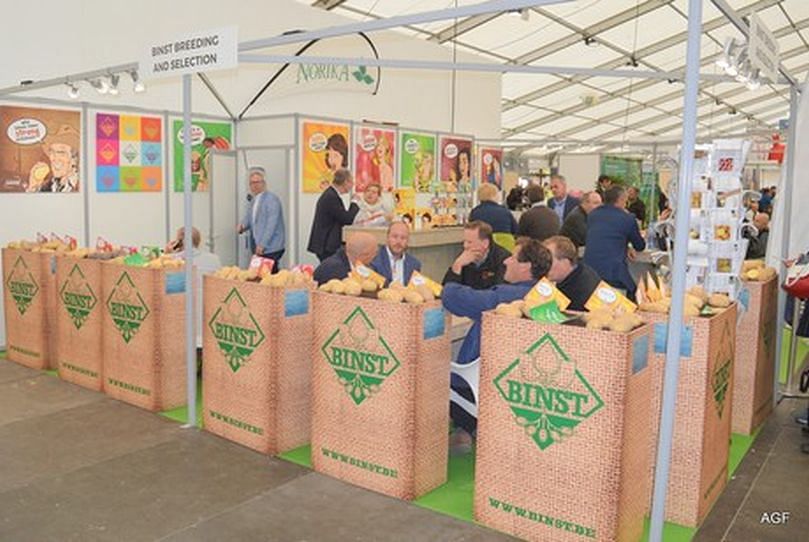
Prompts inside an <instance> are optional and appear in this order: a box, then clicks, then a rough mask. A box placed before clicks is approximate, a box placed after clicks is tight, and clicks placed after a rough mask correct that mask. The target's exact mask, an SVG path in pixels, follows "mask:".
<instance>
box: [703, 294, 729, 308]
mask: <svg viewBox="0 0 809 542" xmlns="http://www.w3.org/2000/svg"><path fill="white" fill-rule="evenodd" d="M708 305H710V306H711V307H718V308H721V309H724V308H727V307H730V298H729V297H728V295H727V294H711V297H709V298H708Z"/></svg>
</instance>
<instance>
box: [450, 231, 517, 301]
mask: <svg viewBox="0 0 809 542" xmlns="http://www.w3.org/2000/svg"><path fill="white" fill-rule="evenodd" d="M509 256H510V254H509V252H508V250H506V249H504V248H503V247H501V246H500V245H498V244H497V243H495V242H494V241H493V240H492V227H491V226H489V225H488V224H486V223H485V222H481V221H480V220H473V221H472V222H469V223H468V224H467V225H466V226H464V230H463V252H461V254H460V255H459V256H458V258H456V260H455V262H453V264H452V267H450V268H449V269H448V270H447V273H446V275H444V284H445V285H446V284H449V283H451V282H458V283H460V284H463V285H464V286H470V287H472V288H474V289H476V290H485V289H486V288H491V287H492V286H495V285H497V284H502V283H503V274H504V273H505V270H506V268H505V266H504V265H503V262H504V261H505V260H506V258H508V257H509Z"/></svg>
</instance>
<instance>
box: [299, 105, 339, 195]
mask: <svg viewBox="0 0 809 542" xmlns="http://www.w3.org/2000/svg"><path fill="white" fill-rule="evenodd" d="M302 125H303V126H302V130H301V134H302V137H303V141H302V142H301V143H302V144H301V148H302V149H303V152H302V161H303V167H302V168H301V171H302V172H303V180H302V184H303V191H304V193H308V194H319V193H321V192H323V191H324V190H325V189H326V188H328V187H329V184H331V182H332V179H334V173H335V172H336V171H337V170H338V169H340V168H347V167H349V155H348V150H349V149H350V148H351V147H350V144H351V134H350V131H351V128H350V127H349V125H348V124H343V123H336V122H320V121H309V120H305V121H303V123H302Z"/></svg>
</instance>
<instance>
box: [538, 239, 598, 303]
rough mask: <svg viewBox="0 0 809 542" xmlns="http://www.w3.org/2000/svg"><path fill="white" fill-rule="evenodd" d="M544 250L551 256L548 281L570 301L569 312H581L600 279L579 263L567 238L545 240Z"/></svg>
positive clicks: (575, 251) (589, 268) (588, 267)
mask: <svg viewBox="0 0 809 542" xmlns="http://www.w3.org/2000/svg"><path fill="white" fill-rule="evenodd" d="M544 245H545V248H547V249H548V250H550V251H551V254H552V255H553V264H552V265H551V270H550V271H549V272H548V279H550V280H552V281H553V282H555V283H556V287H557V288H559V291H560V292H562V293H563V294H565V295H566V296H567V297H568V299H570V306H569V307H568V309H569V310H572V311H583V310H585V308H584V304H585V303H587V300H588V299H590V296H591V295H593V292H595V290H596V288H597V287H598V283H599V282H601V278H600V277H599V276H598V273H596V272H595V271H593V269H592V268H591V267H590V266H588V265H587V264H585V263H584V262H580V261H579V257H578V254H577V250H576V245H574V244H573V241H571V240H570V239H568V238H567V237H563V236H561V235H556V236H554V237H550V238H549V239H546V240H545V243H544Z"/></svg>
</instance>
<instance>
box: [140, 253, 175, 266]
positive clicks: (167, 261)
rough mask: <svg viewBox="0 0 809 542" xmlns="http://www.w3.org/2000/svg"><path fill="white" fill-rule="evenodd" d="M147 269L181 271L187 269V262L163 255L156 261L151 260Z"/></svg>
mask: <svg viewBox="0 0 809 542" xmlns="http://www.w3.org/2000/svg"><path fill="white" fill-rule="evenodd" d="M145 267H146V268H147V269H181V268H183V267H185V261H184V260H181V259H179V258H173V257H171V256H169V255H167V254H163V255H162V256H159V257H157V258H155V259H154V260H150V261H149V263H147V264H146V266H145Z"/></svg>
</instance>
